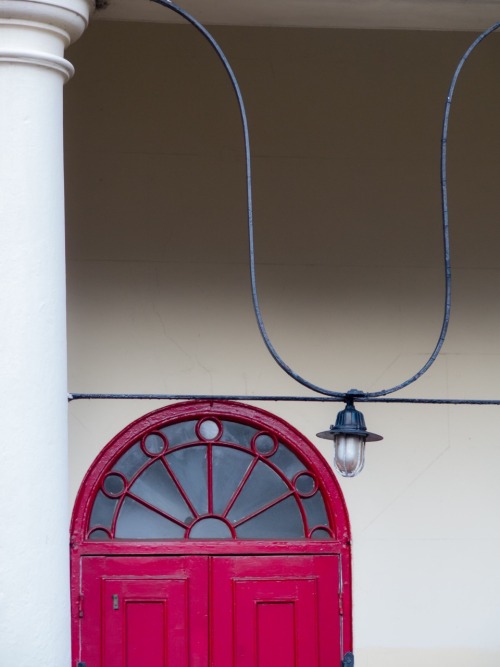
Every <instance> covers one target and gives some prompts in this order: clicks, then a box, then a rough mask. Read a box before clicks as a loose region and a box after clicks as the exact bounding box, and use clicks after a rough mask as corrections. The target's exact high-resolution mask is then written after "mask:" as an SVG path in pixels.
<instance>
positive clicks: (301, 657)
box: [210, 555, 341, 667]
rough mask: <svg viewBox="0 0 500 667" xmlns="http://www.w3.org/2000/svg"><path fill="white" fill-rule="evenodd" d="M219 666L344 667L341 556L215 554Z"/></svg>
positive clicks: (215, 634)
mask: <svg viewBox="0 0 500 667" xmlns="http://www.w3.org/2000/svg"><path fill="white" fill-rule="evenodd" d="M211 584H212V588H211V595H210V597H211V600H210V609H211V616H212V624H213V633H212V637H211V644H212V647H213V659H212V662H211V663H210V664H211V665H213V667H332V666H335V667H336V666H337V665H339V664H340V657H341V647H340V636H341V633H340V614H339V559H338V557H337V556H335V555H329V556H317V555H297V556H295V555H293V556H292V555H289V556H262V555H261V556H258V557H255V556H241V557H238V556H236V557H215V558H214V559H213V566H212V581H211Z"/></svg>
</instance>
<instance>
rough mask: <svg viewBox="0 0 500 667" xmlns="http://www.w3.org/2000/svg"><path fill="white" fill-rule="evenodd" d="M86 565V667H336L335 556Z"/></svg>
mask: <svg viewBox="0 0 500 667" xmlns="http://www.w3.org/2000/svg"><path fill="white" fill-rule="evenodd" d="M82 560H83V566H82V596H83V606H82V614H83V616H82V618H81V633H82V636H81V646H82V656H81V660H82V661H83V662H84V663H85V664H86V665H87V666H88V667H94V666H95V667H98V666H99V667H209V666H210V667H291V666H292V665H293V667H330V666H331V665H337V664H339V662H340V653H341V650H340V645H339V641H338V639H337V638H338V637H340V634H341V633H340V626H339V624H340V617H339V604H338V596H339V582H338V570H339V567H338V557H337V556H334V555H331V556H323V555H321V556H315V555H304V556H295V555H294V556H259V557H258V558H255V557H251V556H224V557H218V556H213V557H212V556H211V557H203V556H184V557H161V558H154V559H152V558H149V557H147V558H145V557H84V558H83V559H82ZM209 610H210V622H209ZM334 628H336V630H335V631H334ZM332 638H333V639H332Z"/></svg>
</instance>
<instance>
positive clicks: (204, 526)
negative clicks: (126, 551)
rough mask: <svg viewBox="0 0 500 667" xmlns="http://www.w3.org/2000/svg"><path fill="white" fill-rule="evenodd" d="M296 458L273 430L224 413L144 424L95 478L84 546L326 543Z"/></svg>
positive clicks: (309, 479) (318, 493)
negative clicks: (215, 541)
mask: <svg viewBox="0 0 500 667" xmlns="http://www.w3.org/2000/svg"><path fill="white" fill-rule="evenodd" d="M153 414H154V413H153ZM298 454H299V453H298V452H297V453H295V452H294V451H292V448H290V447H289V446H287V445H286V444H285V443H284V442H283V441H282V440H281V438H280V437H279V434H276V432H275V431H273V429H266V428H262V427H259V425H250V424H248V423H243V422H241V421H239V420H238V419H234V418H228V417H224V416H208V417H207V416H202V417H197V418H195V419H193V418H189V419H184V420H181V421H177V422H176V423H169V424H167V425H164V426H162V425H161V424H160V425H156V426H153V427H152V428H151V429H150V430H149V431H146V432H143V433H142V434H141V435H140V437H138V438H137V439H136V440H135V441H133V442H132V443H131V445H130V446H129V447H128V448H126V449H125V450H124V451H122V452H120V453H119V455H118V456H117V457H115V458H114V459H112V460H111V461H110V462H109V464H107V466H106V468H105V469H104V470H103V471H102V472H101V474H100V477H99V480H98V484H97V492H96V493H95V496H94V498H93V501H92V505H91V510H90V512H89V515H88V516H89V517H90V518H89V521H88V525H87V528H86V536H87V539H89V540H91V541H103V540H105V541H109V540H120V539H123V540H144V539H148V540H171V539H174V540H179V539H228V540H231V539H240V540H241V539H312V540H330V539H335V526H334V525H332V519H331V518H330V517H329V516H328V511H327V505H326V504H325V498H324V493H325V491H324V489H323V488H322V484H321V480H320V478H319V476H318V474H317V472H316V471H315V470H313V469H311V467H310V466H309V465H308V463H307V462H305V460H303V459H302V458H301V457H300V456H299V455H298Z"/></svg>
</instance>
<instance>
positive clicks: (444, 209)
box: [68, 0, 500, 405]
mask: <svg viewBox="0 0 500 667" xmlns="http://www.w3.org/2000/svg"><path fill="white" fill-rule="evenodd" d="M152 1H153V2H156V3H157V4H159V5H162V6H163V7H166V8H168V9H170V10H172V11H173V12H175V13H176V14H179V15H180V16H182V17H183V18H184V19H185V20H186V21H188V22H189V23H190V24H191V25H193V26H194V27H195V28H196V29H197V30H198V31H199V32H200V33H201V34H202V35H203V37H205V39H206V40H207V41H208V42H209V44H210V45H211V47H212V48H213V49H214V51H215V52H216V54H217V56H218V57H219V59H220V61H221V62H222V64H223V66H224V69H225V70H226V73H227V74H228V76H229V79H230V81H231V85H232V87H233V89H234V92H235V94H236V98H237V101H238V106H239V110H240V116H241V123H242V129H243V138H244V148H245V167H246V185H247V188H246V192H247V216H248V243H249V260H250V283H251V292H252V302H253V308H254V313H255V317H256V320H257V324H258V327H259V331H260V334H261V336H262V339H263V341H264V343H265V345H266V347H267V349H268V351H269V352H270V354H271V356H272V357H273V359H274V360H275V362H276V363H277V364H278V365H279V366H280V367H281V368H282V369H283V370H284V371H285V372H286V373H287V374H288V375H289V376H290V377H292V378H293V379H294V380H296V381H297V382H299V383H300V384H302V385H303V386H305V387H307V388H309V389H312V390H313V391H315V392H317V393H319V394H323V396H325V397H329V398H323V397H300V396H279V397H278V396H276V397H273V396H228V395H224V396H218V397H217V396H211V397H209V396H205V395H192V394H190V395H187V394H186V395H184V394H83V393H78V394H76V393H75V394H69V396H68V398H69V400H70V401H71V400H79V399H113V398H114V399H164V400H169V399H171V400H174V399H209V398H211V399H213V400H216V399H217V398H219V399H223V400H229V399H233V400H263V401H267V400H280V401H332V402H335V401H344V400H345V399H346V397H347V395H348V394H350V396H351V398H355V400H356V401H361V402H394V403H432V404H464V405H500V400H498V401H497V400H482V399H476V400H474V399H471V400H469V399H416V398H414V399H411V398H408V399H395V398H393V399H389V398H387V399H384V398H382V397H384V396H387V395H388V394H391V393H394V392H396V391H399V390H400V389H403V388H404V387H407V386H408V385H410V384H412V383H413V382H415V381H416V380H417V379H418V378H419V377H421V376H422V375H423V374H424V373H425V372H426V371H427V370H428V369H429V368H430V367H431V366H432V364H433V363H434V362H435V360H436V359H437V357H438V355H439V352H440V351H441V348H442V346H443V343H444V341H445V338H446V334H447V331H448V325H449V321H450V312H451V261H450V237H449V215H448V185H447V159H446V158H447V141H448V125H449V117H450V110H451V102H452V99H453V94H454V91H455V86H456V83H457V80H458V77H459V74H460V72H461V70H462V68H463V66H464V64H465V62H466V61H467V59H468V58H469V56H470V55H471V53H472V52H473V51H474V49H475V48H476V47H477V46H478V45H479V44H480V43H481V42H482V41H483V40H484V39H485V38H486V37H487V36H488V35H490V34H491V33H492V32H494V31H496V30H497V29H498V28H500V23H495V24H494V25H492V26H491V27H490V28H488V29H487V30H485V31H484V32H483V33H481V34H480V35H479V36H478V37H477V38H476V39H475V40H474V42H472V44H471V45H470V46H469V48H468V49H467V50H466V52H465V53H464V55H463V56H462V58H461V60H460V62H459V64H458V66H457V68H456V70H455V73H454V75H453V77H452V81H451V84H450V87H449V90H448V95H447V98H446V104H445V110H444V118H443V126H442V134H441V214H442V230H443V259H444V274H445V300H444V313H443V321H442V325H441V331H440V334H439V338H438V341H437V343H436V346H435V348H434V350H433V352H432V354H431V355H430V357H429V359H428V360H427V362H426V363H425V364H424V365H423V366H422V368H420V370H419V371H417V372H416V373H415V374H414V375H412V376H411V377H410V378H408V379H407V380H405V381H404V382H402V383H400V384H398V385H395V386H393V387H390V388H388V389H381V390H379V391H371V392H362V391H359V392H358V391H356V392H354V390H351V391H350V392H340V391H333V390H331V389H327V388H325V387H320V386H319V385H316V384H314V383H312V382H310V381H309V380H307V379H305V378H303V377H302V376H301V375H299V374H298V373H296V372H295V371H294V370H293V369H292V368H291V367H290V366H289V365H288V364H287V363H286V362H285V361H284V360H283V359H282V357H281V356H280V355H279V353H278V352H277V350H276V348H275V347H274V345H273V344H272V342H271V340H270V338H269V335H268V333H267V330H266V327H265V325H264V321H263V317H262V313H261V310H260V304H259V297H258V292H257V280H256V271H255V247H254V226H253V192H252V168H251V152H250V136H249V130H248V119H247V114H246V109H245V104H244V102H243V96H242V93H241V90H240V87H239V84H238V81H237V79H236V76H235V74H234V72H233V70H232V67H231V65H230V64H229V61H228V60H227V58H226V56H225V54H224V52H223V51H222V49H221V47H220V46H219V44H218V43H217V41H216V40H215V38H214V37H213V36H212V35H211V34H210V32H209V31H208V30H207V29H206V28H205V27H204V26H203V25H202V24H201V23H199V22H198V21H197V20H196V19H195V18H194V17H193V16H191V15H190V14H188V12H186V11H185V10H184V9H182V8H181V7H179V6H177V5H175V4H174V3H173V2H170V0H152Z"/></svg>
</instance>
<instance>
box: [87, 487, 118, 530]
mask: <svg viewBox="0 0 500 667" xmlns="http://www.w3.org/2000/svg"><path fill="white" fill-rule="evenodd" d="M117 503H118V499H117V498H108V497H107V496H105V495H104V493H103V492H102V491H99V493H98V494H97V496H96V498H95V500H94V506H93V507H92V514H91V515H90V528H95V527H96V526H103V527H104V528H111V523H112V521H113V516H114V513H115V509H116V505H117Z"/></svg>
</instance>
